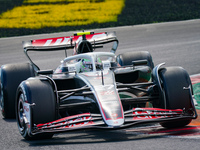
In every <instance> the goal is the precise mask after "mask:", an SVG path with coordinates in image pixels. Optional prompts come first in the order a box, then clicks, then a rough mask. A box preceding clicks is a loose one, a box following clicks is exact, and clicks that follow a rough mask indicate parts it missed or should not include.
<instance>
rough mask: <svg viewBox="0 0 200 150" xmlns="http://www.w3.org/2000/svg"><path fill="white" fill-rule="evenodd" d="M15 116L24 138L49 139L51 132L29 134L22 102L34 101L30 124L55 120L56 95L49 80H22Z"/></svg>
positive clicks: (31, 102)
mask: <svg viewBox="0 0 200 150" xmlns="http://www.w3.org/2000/svg"><path fill="white" fill-rule="evenodd" d="M17 93H18V94H17V105H16V118H17V124H18V129H19V132H20V134H21V135H22V136H23V137H24V138H25V139H26V140H37V139H49V138H52V136H53V133H41V134H36V135H32V136H30V135H29V134H28V132H27V131H28V129H27V126H26V125H25V123H24V119H23V116H24V114H25V112H24V103H25V102H26V103H27V102H28V103H29V104H33V103H35V106H33V109H32V114H31V116H32V125H34V124H39V123H47V122H51V121H54V120H56V97H55V93H54V91H53V88H52V86H51V84H50V83H49V81H47V80H46V81H42V80H40V79H34V78H33V79H30V80H27V81H24V82H22V84H20V86H19V88H18V92H17Z"/></svg>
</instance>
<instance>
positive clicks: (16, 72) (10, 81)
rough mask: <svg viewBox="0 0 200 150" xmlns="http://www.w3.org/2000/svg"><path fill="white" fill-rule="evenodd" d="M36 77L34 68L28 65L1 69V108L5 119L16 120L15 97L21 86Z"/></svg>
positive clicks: (16, 65) (8, 65) (4, 66)
mask: <svg viewBox="0 0 200 150" xmlns="http://www.w3.org/2000/svg"><path fill="white" fill-rule="evenodd" d="M33 76H35V74H34V69H33V66H32V65H30V64H29V63H26V64H7V65H3V66H2V67H1V73H0V77H1V93H0V106H1V112H2V115H3V116H4V118H15V96H16V91H17V87H18V86H19V84H20V83H21V82H22V81H23V80H26V79H27V78H29V77H33Z"/></svg>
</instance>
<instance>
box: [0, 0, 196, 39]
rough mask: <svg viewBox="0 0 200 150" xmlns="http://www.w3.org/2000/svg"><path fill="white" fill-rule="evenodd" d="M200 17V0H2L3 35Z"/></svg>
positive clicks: (0, 28)
mask: <svg viewBox="0 0 200 150" xmlns="http://www.w3.org/2000/svg"><path fill="white" fill-rule="evenodd" d="M197 18H200V0H162V1H161V0H0V37H9V36H20V35H30V34H40V33H54V32H63V31H72V30H73V31H76V30H83V29H84V30H87V29H96V28H106V27H116V26H126V25H137V24H148V23H159V22H169V21H180V20H189V19H197Z"/></svg>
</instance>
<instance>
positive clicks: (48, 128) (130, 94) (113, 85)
mask: <svg viewBox="0 0 200 150" xmlns="http://www.w3.org/2000/svg"><path fill="white" fill-rule="evenodd" d="M107 43H113V46H112V48H111V51H110V52H95V50H96V49H98V48H103V47H104V45H105V44H107ZM23 47H24V52H25V54H26V56H27V57H28V59H29V60H30V63H25V64H7V65H3V66H2V67H1V100H0V105H1V111H2V114H3V116H4V117H5V118H12V117H14V116H15V115H16V120H17V124H18V128H19V132H20V134H21V135H22V136H23V137H24V138H25V139H27V140H33V139H38V138H39V139H42V138H51V137H52V136H53V134H54V133H59V132H66V131H71V130H80V129H109V130H112V129H122V128H127V127H132V126H134V125H137V124H144V123H160V124H161V126H163V127H166V128H173V127H183V126H186V125H188V124H189V123H190V122H191V120H192V119H195V118H197V113H196V109H195V106H194V102H193V98H192V93H193V92H192V87H191V81H190V77H189V75H188V73H187V72H186V70H184V69H183V68H182V67H163V65H164V63H162V64H159V65H157V66H156V67H154V63H153V61H152V57H151V55H150V53H149V52H147V51H139V52H135V51H132V52H126V53H122V54H119V55H118V56H116V55H115V51H116V49H117V47H118V40H117V37H116V35H115V32H111V33H107V32H102V33H93V32H81V33H76V34H75V35H74V36H69V37H58V38H49V39H38V40H31V41H28V42H23ZM68 49H74V51H73V54H74V55H72V56H68V57H66V58H64V60H63V61H62V62H61V64H60V65H59V66H58V68H56V69H55V70H40V69H39V67H38V66H37V65H36V64H35V63H33V61H32V60H31V59H30V57H29V55H28V51H53V50H63V51H65V52H66V53H67V50H68Z"/></svg>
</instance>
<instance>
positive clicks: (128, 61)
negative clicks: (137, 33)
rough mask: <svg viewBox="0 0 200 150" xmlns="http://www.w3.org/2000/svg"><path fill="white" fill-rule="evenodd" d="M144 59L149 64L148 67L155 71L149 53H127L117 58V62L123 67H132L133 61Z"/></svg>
mask: <svg viewBox="0 0 200 150" xmlns="http://www.w3.org/2000/svg"><path fill="white" fill-rule="evenodd" d="M144 59H146V60H147V62H148V64H147V66H149V67H150V68H151V69H153V68H154V63H153V61H152V57H151V54H150V53H149V52H148V51H136V52H134V51H133V52H126V53H123V54H119V55H118V56H117V62H118V63H119V64H120V65H121V66H126V65H132V61H135V60H144Z"/></svg>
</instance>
